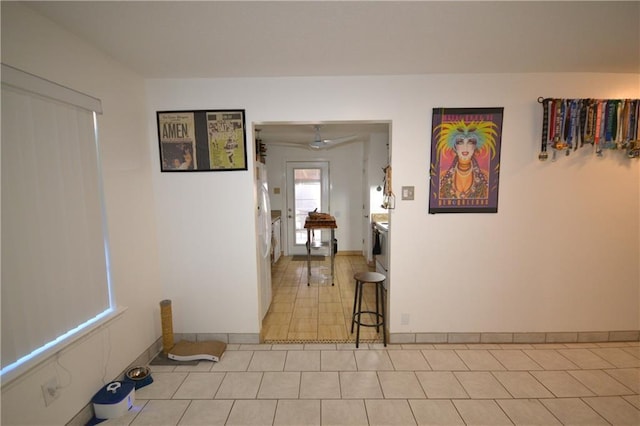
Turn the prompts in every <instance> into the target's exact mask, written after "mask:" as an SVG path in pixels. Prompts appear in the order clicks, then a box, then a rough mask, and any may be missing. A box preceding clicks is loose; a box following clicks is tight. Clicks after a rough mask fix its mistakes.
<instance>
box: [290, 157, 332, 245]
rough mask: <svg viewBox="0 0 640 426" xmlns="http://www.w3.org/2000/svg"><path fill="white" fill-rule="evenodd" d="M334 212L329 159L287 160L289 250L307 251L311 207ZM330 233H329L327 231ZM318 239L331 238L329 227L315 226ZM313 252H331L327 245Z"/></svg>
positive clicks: (316, 238) (320, 210) (315, 235)
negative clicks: (326, 229)
mask: <svg viewBox="0 0 640 426" xmlns="http://www.w3.org/2000/svg"><path fill="white" fill-rule="evenodd" d="M316 209H317V211H319V212H323V213H330V210H329V162H328V161H296V162H287V254H288V255H290V256H291V255H302V254H305V255H306V254H307V246H306V243H307V230H306V229H304V222H305V219H306V218H307V215H308V214H309V212H310V211H314V210H316ZM325 234H326V235H325ZM313 237H314V238H315V240H316V241H327V240H328V239H329V238H330V237H329V231H319V230H315V232H314V235H313ZM312 254H318V255H325V256H326V255H328V249H327V248H326V247H323V248H319V249H317V250H316V249H314V251H313V253H312Z"/></svg>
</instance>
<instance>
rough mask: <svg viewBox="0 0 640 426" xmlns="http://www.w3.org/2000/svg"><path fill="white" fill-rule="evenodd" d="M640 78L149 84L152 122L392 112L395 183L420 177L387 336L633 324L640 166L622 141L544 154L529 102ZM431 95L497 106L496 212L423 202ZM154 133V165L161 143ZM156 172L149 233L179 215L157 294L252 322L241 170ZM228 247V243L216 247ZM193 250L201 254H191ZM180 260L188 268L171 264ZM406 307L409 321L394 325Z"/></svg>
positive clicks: (192, 326)
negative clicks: (206, 113) (232, 112)
mask: <svg viewBox="0 0 640 426" xmlns="http://www.w3.org/2000/svg"><path fill="white" fill-rule="evenodd" d="M638 81H639V78H638V75H623V74H610V75H606V74H519V75H511V74H499V75H465V74H459V75H425V76H403V77H343V78H339V77H336V78H270V79H258V78H255V79H254V78H247V79H198V80H179V79H176V80H150V81H148V85H147V90H148V96H149V97H148V99H149V117H148V120H149V126H150V129H149V130H150V131H149V133H150V134H151V133H152V132H151V130H152V129H153V127H154V126H155V121H154V117H153V116H152V115H153V113H154V112H155V111H156V110H161V109H181V108H193V109H206V108H243V109H246V113H247V123H248V126H249V125H250V123H253V122H269V121H342V120H391V121H392V136H391V140H392V144H391V145H392V159H393V160H392V166H393V188H394V191H395V192H398V190H399V188H400V187H401V186H403V185H413V186H415V188H416V193H415V200H414V201H400V200H398V202H397V205H396V209H395V210H394V211H392V213H391V214H392V217H391V221H392V235H391V239H390V240H391V269H392V271H393V287H392V289H391V292H390V297H391V316H390V328H391V332H392V333H400V332H477V331H483V332H501V331H510V332H527V331H542V332H553V331H606V330H628V329H631V330H638V329H639V328H640V324H639V321H640V313H639V310H638V300H639V286H640V284H639V283H640V271H639V270H638V267H637V259H638V252H639V251H640V242H639V239H638V234H639V229H638V228H639V227H640V224H639V222H640V207H639V197H638V185H639V184H640V183H639V182H640V172H639V170H640V163H639V162H638V161H629V160H628V159H627V158H625V157H624V155H622V154H621V153H617V152H608V153H606V155H605V158H596V157H594V156H593V155H591V153H590V151H589V149H588V148H583V149H582V150H580V151H578V152H577V153H575V154H573V155H572V156H571V157H569V158H561V159H559V160H558V161H557V162H550V161H549V162H547V163H541V162H539V161H538V160H537V154H538V150H539V148H538V147H539V139H540V136H539V135H540V128H541V117H542V113H541V107H540V105H539V104H538V103H537V101H536V100H537V98H538V97H539V96H544V97H575V98H582V97H601V98H624V97H638V96H639V95H640V85H639V84H638ZM310 99H312V100H313V102H310V101H309V100H310ZM442 106H445V107H473V106H482V107H486V106H503V107H504V108H505V110H504V128H503V137H502V162H501V170H502V172H501V173H502V175H501V179H500V197H499V210H498V213H497V214H448V215H447V214H441V215H428V214H427V208H428V205H427V204H428V201H427V187H428V169H429V144H430V126H431V114H432V109H433V108H434V107H442ZM149 143H150V146H151V151H152V152H151V158H152V159H153V160H154V161H156V162H157V161H158V160H157V158H158V155H157V141H156V140H155V138H152V140H150V142H149ZM248 143H249V144H251V143H252V142H251V141H249V142H248ZM250 169H251V168H250ZM157 170H158V165H157V164H156V166H155V167H154V168H153V173H154V179H155V183H156V199H157V201H158V205H157V212H158V217H159V225H160V228H159V229H161V230H164V229H165V227H168V229H171V227H176V226H177V224H179V227H180V231H178V232H175V231H172V232H173V233H169V232H165V233H164V234H161V235H160V237H159V244H160V250H161V253H167V252H169V251H170V252H171V254H172V256H173V257H167V256H162V264H163V265H167V264H168V263H173V264H175V265H176V266H175V267H173V266H172V267H171V268H172V270H164V272H163V276H162V279H163V284H164V288H165V291H166V292H168V293H170V294H171V295H172V297H173V295H176V297H178V294H179V293H181V294H180V296H179V298H180V300H181V302H182V303H184V304H185V307H186V306H188V307H189V312H185V315H184V318H183V319H181V320H180V321H181V323H180V326H181V328H180V329H179V330H181V331H185V332H188V331H189V332H195V331H200V332H204V331H211V332H215V331H221V332H222V331H230V332H233V331H240V330H243V331H248V332H254V333H257V332H258V330H259V326H258V321H257V317H256V315H255V312H257V308H256V309H253V307H254V306H257V291H256V277H255V267H254V258H255V237H254V236H255V229H250V226H251V225H252V224H253V223H254V222H253V217H252V214H251V207H252V205H253V204H252V203H253V200H252V196H251V185H252V180H251V171H249V172H233V173H228V172H226V173H199V174H192V175H181V176H179V177H176V176H174V175H170V176H161V175H160V173H159V172H158V171H157ZM205 194H206V195H205ZM176 202H178V204H179V205H180V206H181V207H180V209H176V208H175V207H173V206H175V203H176ZM188 215H189V216H191V219H190V220H188V221H185V220H183V219H184V218H186V217H187V216H188ZM229 244H232V245H233V251H231V252H225V253H224V256H222V255H221V254H222V251H221V250H222V249H221V247H224V246H227V245H229ZM203 247H208V251H209V254H208V255H207V256H206V257H207V258H208V259H209V261H208V262H204V261H200V262H193V259H200V258H202V257H204V255H203V254H202V252H201V250H202V249H203ZM560 259H561V260H560ZM186 264H189V265H190V268H189V272H188V275H187V276H186V277H185V276H183V275H181V273H180V272H179V268H180V266H179V265H186ZM165 267H166V266H165ZM191 267H192V268H193V269H191ZM219 277H222V278H221V279H219ZM184 288H188V289H189V290H191V291H188V292H183V289H184ZM202 300H206V301H207V305H208V309H205V308H204V306H202V305H203V303H202V302H201V301H202ZM221 313H224V314H225V315H224V316H223V315H221ZM401 314H408V315H409V318H410V321H409V324H406V325H401V324H400V315H401Z"/></svg>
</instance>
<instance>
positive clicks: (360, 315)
mask: <svg viewBox="0 0 640 426" xmlns="http://www.w3.org/2000/svg"><path fill="white" fill-rule="evenodd" d="M363 284H364V283H363V282H358V285H359V286H360V298H359V299H358V313H357V314H356V315H358V321H357V324H358V326H357V327H356V349H358V345H359V344H360V322H361V321H362V291H363V288H362V287H363Z"/></svg>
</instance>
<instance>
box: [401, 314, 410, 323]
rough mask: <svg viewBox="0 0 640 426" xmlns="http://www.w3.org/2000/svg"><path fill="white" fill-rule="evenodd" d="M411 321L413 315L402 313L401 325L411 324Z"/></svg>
mask: <svg viewBox="0 0 640 426" xmlns="http://www.w3.org/2000/svg"><path fill="white" fill-rule="evenodd" d="M409 321H411V315H409V314H402V315H400V325H409Z"/></svg>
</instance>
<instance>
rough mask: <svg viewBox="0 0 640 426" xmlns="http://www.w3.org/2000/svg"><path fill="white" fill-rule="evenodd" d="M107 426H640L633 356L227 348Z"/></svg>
mask: <svg viewBox="0 0 640 426" xmlns="http://www.w3.org/2000/svg"><path fill="white" fill-rule="evenodd" d="M151 370H152V377H153V380H154V382H153V383H152V384H150V385H148V386H145V387H143V388H141V389H138V390H137V391H136V402H135V406H134V408H133V409H132V410H130V411H129V412H128V413H127V414H126V415H125V416H123V417H120V418H118V419H112V420H108V421H106V422H104V423H102V424H105V425H112V424H117V425H129V424H130V425H155V426H161V425H225V424H226V425H297V426H300V425H367V424H370V425H415V424H420V425H426V424H429V425H463V424H467V425H512V424H516V425H557V424H573V425H607V424H613V425H640V396H639V393H640V344H639V343H638V342H627V343H624V342H623V343H593V344H588V343H577V344H546V345H542V344H541V345H523V344H504V345H487V344H473V345H429V344H410V345H388V346H387V347H386V348H384V347H383V346H382V345H381V344H379V343H373V344H368V343H365V344H363V345H361V347H360V348H359V349H355V346H354V344H353V343H346V344H335V343H333V344H318V343H315V344H274V345H271V344H261V345H229V346H228V348H227V351H226V352H225V353H224V355H223V357H222V359H221V360H220V362H218V363H212V362H208V361H201V362H200V363H198V364H197V365H194V366H156V365H153V366H151Z"/></svg>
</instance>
